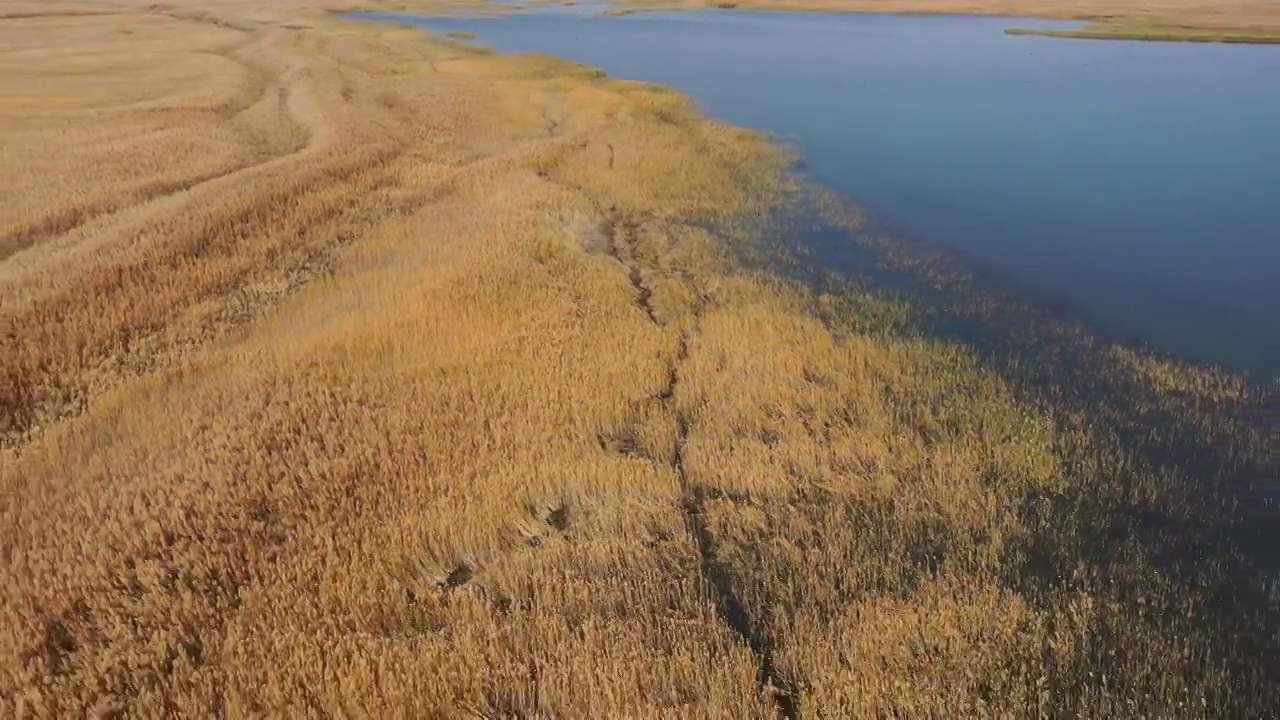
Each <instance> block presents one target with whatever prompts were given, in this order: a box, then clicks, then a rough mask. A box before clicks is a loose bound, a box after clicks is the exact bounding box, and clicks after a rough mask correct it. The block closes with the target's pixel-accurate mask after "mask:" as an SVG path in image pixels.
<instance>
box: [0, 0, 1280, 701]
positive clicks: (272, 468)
mask: <svg viewBox="0 0 1280 720" xmlns="http://www.w3.org/2000/svg"><path fill="white" fill-rule="evenodd" d="M317 5H318V4H308V3H306V2H304V1H302V0H298V1H296V2H295V1H290V2H282V3H261V2H249V1H248V0H244V1H243V2H237V1H235V0H221V1H220V2H199V3H198V2H194V1H192V2H179V1H176V0H171V1H170V2H168V3H164V4H159V5H155V4H151V3H148V2H141V1H139V2H136V3H127V2H117V3H106V2H103V3H88V2H86V3H72V2H3V3H0V18H2V19H0V77H2V78H3V81H4V86H5V93H4V94H5V101H4V104H3V106H0V128H2V129H3V132H4V144H3V147H2V149H0V154H2V157H3V164H2V165H0V168H2V170H0V195H2V196H3V197H4V198H5V202H4V204H3V209H2V212H3V215H0V224H2V225H3V236H2V243H3V244H0V310H2V311H3V312H2V314H0V320H2V321H3V330H4V334H3V336H4V343H5V344H4V353H3V361H2V362H3V364H2V365H0V408H2V409H3V416H2V417H0V422H2V423H3V424H2V425H0V548H2V550H3V551H2V552H0V578H2V579H3V582H4V592H3V595H2V597H0V717H16V718H26V717H51V718H52V717H161V716H183V717H209V716H217V717H235V718H239V717H263V716H271V717H374V718H383V717H387V718H391V717H441V718H451V717H490V718H517V717H520V718H658V717H663V718H665V717H681V718H754V717H760V718H764V717H770V718H772V717H779V716H782V717H815V718H861V717H867V718H871V717H901V718H934V717H1091V718H1135V717H1143V716H1145V717H1188V718H1200V717H1204V718H1209V717H1266V716H1269V715H1274V713H1275V711H1276V710H1277V709H1278V708H1280V684H1278V681H1280V668H1278V667H1277V663H1278V662H1280V654H1278V653H1277V649H1278V648H1280V636H1278V635H1277V633H1278V632H1280V631H1278V628H1280V624H1277V615H1278V614H1280V612H1278V610H1277V607H1276V595H1275V591H1274V589H1273V585H1272V583H1273V582H1274V578H1275V577H1276V576H1275V575H1274V574H1273V571H1274V565H1270V564H1268V562H1269V560H1268V556H1266V554H1265V548H1266V547H1267V545H1266V542H1268V541H1269V540H1270V539H1273V538H1274V533H1271V534H1267V533H1268V532H1270V530H1269V529H1270V528H1273V527H1275V524H1274V522H1273V521H1272V518H1271V516H1270V515H1267V514H1266V513H1265V512H1264V510H1265V506H1263V505H1256V506H1249V507H1243V506H1241V505H1240V502H1241V500H1242V499H1245V500H1249V499H1253V500H1257V499H1259V498H1260V497H1262V496H1260V495H1257V494H1250V493H1255V491H1256V490H1257V489H1258V488H1259V487H1263V488H1265V487H1267V485H1266V483H1267V482H1268V481H1269V480H1271V479H1272V478H1274V477H1275V475H1274V474H1273V473H1274V471H1275V469H1276V464H1275V458H1274V457H1273V451H1274V440H1275V438H1276V435H1275V434H1274V428H1275V425H1274V424H1273V423H1272V420H1271V417H1272V416H1271V415H1269V414H1267V413H1270V412H1271V411H1272V409H1273V408H1274V405H1270V404H1267V403H1268V402H1269V400H1265V399H1264V401H1262V402H1258V401H1257V398H1259V397H1263V398H1265V397H1266V396H1265V395H1258V394H1257V393H1256V392H1254V390H1253V389H1251V388H1250V387H1249V386H1248V384H1247V383H1246V382H1245V381H1244V380H1242V379H1240V378H1237V377H1234V376H1229V375H1225V374H1223V373H1217V372H1211V371H1205V370H1198V369H1195V368H1189V367H1186V366H1183V365H1180V364H1177V363H1173V362H1168V361H1161V360H1157V359H1154V358H1151V357H1148V356H1147V355H1145V354H1142V353H1140V352H1136V351H1132V350H1127V349H1124V348H1121V347H1118V346H1111V345H1107V344H1105V343H1103V344H1098V343H1094V341H1092V340H1090V339H1089V338H1088V337H1086V336H1083V335H1071V336H1070V337H1069V338H1068V337H1067V335H1066V334H1063V335H1062V338H1067V339H1062V338H1059V336H1058V335H1055V334H1054V333H1058V331H1057V330H1049V331H1045V332H1046V334H1045V335H1044V338H1048V339H1046V340H1045V343H1047V344H1046V345H1045V347H1047V348H1048V350H1045V351H1044V354H1045V355H1046V356H1047V355H1049V354H1052V353H1056V352H1059V350H1058V348H1060V347H1065V345H1060V344H1055V343H1060V342H1061V343H1066V342H1067V340H1070V341H1071V342H1076V341H1077V340H1079V342H1081V343H1087V344H1088V345H1089V347H1090V348H1092V350H1091V351H1090V352H1091V353H1092V354H1087V355H1082V357H1085V358H1086V360H1087V361H1081V362H1080V363H1064V364H1063V365H1062V367H1063V368H1066V369H1064V370H1062V371H1061V372H1059V371H1058V370H1055V369H1054V368H1057V367H1058V365H1054V364H1047V365H1044V366H1041V365H1039V364H1023V365H1019V364H1018V363H1017V362H1014V361H1010V362H1009V363H1008V364H1007V365H1001V364H1000V363H997V362H989V361H988V360H986V359H984V357H983V356H982V355H981V354H980V353H979V352H978V351H976V350H974V349H972V348H970V347H968V346H966V345H964V344H961V343H957V342H951V341H944V340H938V339H929V338H928V337H927V336H925V335H921V334H919V333H916V332H913V331H911V330H910V329H909V326H910V325H911V321H909V320H904V318H905V317H907V315H908V314H909V313H910V312H911V311H910V308H908V307H907V306H905V305H902V304H898V303H895V302H893V301H891V300H881V299H877V298H875V297H873V296H870V295H867V294H866V293H864V292H863V291H861V290H859V289H857V288H845V289H835V290H831V291H828V292H822V293H819V292H818V291H816V290H813V289H809V288H808V287H806V286H804V285H801V284H797V283H795V282H792V281H789V280H785V279H783V278H781V277H779V276H777V275H774V274H771V273H768V272H765V271H763V270H760V269H752V268H751V267H749V266H746V265H744V264H742V263H741V262H740V261H739V260H737V259H736V258H737V257H738V253H737V252H736V251H735V250H734V249H733V243H734V241H732V240H730V238H734V237H738V236H739V235H741V234H743V233H745V232H746V230H743V229H744V228H751V227H758V226H759V223H760V218H762V217H764V216H765V214H766V213H767V212H770V211H772V210H773V209H776V208H779V207H783V206H785V205H786V204H787V203H789V202H791V200H789V199H788V198H792V197H794V195H795V194H796V193H797V192H798V188H797V186H796V184H795V182H793V181H792V180H790V179H789V178H788V177H787V176H786V175H785V173H784V172H783V170H784V168H785V165H786V162H787V158H786V157H785V156H784V155H783V154H782V153H781V152H780V151H779V150H777V149H776V148H774V147H773V146H771V145H769V144H768V143H766V142H765V141H764V140H763V139H762V138H760V137H758V136H756V135H754V134H751V133H749V132H746V131H743V130H739V129H735V128H731V127H726V126H722V125H718V124H715V123H712V122H709V121H707V120H705V119H703V118H701V117H700V116H699V115H698V114H697V113H696V112H695V111H694V109H693V108H692V106H691V104H690V103H689V102H688V101H686V100H685V99H683V98H681V97H679V96H677V95H675V94H673V93H671V92H669V91H666V90H664V89H662V88H658V87H654V86H649V85H643V84H638V83H628V82H622V81H616V80H612V79H609V78H606V77H603V76H602V75H601V74H600V73H598V72H596V71H594V70H592V69H590V68H583V67H581V66H576V65H572V64H568V63H564V62H561V61H557V60H552V59H548V58H514V57H504V56H498V55H494V54H490V53H488V52H486V51H483V50H480V49H475V48H472V47H470V46H468V45H466V44H465V43H457V42H453V41H452V40H450V39H448V38H429V37H426V36H424V35H421V34H420V33H418V32H416V31H413V30H408V29H397V28H390V27H378V26H373V25H362V24H357V23H354V22H349V21H343V20H341V19H338V18H332V17H328V16H326V15H324V14H322V13H320V12H318V11H317V10H319V9H323V8H321V7H318V6H317ZM335 7H337V6H335ZM827 207H828V209H829V210H830V212H831V213H832V214H833V220H832V222H842V223H846V224H847V225H848V227H849V229H850V230H856V229H857V227H858V224H857V219H856V216H854V215H852V214H848V213H845V214H841V213H840V212H838V211H837V209H831V208H835V207H836V205H835V204H828V206H827ZM723 228H728V230H724V231H723V232H718V231H717V229H723ZM735 229H738V230H735ZM739 230H740V231H739ZM742 242H747V241H746V240H743V241H742ZM726 243H729V244H728V245H726ZM892 262H900V263H902V264H903V266H904V267H905V266H908V265H911V264H912V262H914V261H912V260H910V259H909V258H899V259H898V260H893V261H892ZM936 278H937V279H938V280H939V282H940V283H942V284H944V285H945V284H948V283H951V284H952V285H954V286H955V287H957V288H963V287H964V283H963V282H962V281H961V282H953V281H952V280H951V279H948V278H950V276H948V275H946V274H945V273H943V274H937V275H936ZM975 297H976V296H975ZM965 307H967V308H971V312H970V311H968V310H967V311H966V312H970V315H969V316H967V317H969V318H970V319H972V320H973V321H974V322H990V323H992V324H993V325H995V324H1000V323H1005V322H1007V321H1008V320H1009V318H1010V317H1011V316H1010V315H1009V314H1008V313H1006V312H1004V311H1002V310H1000V308H998V307H996V306H993V305H990V304H987V302H986V301H985V300H982V299H980V298H979V299H976V300H974V301H973V302H969V303H967V304H966V305H965ZM1064 333H1065V331H1064ZM1035 337H1037V338H1040V337H1041V336H1040V335H1037V336H1035ZM1081 338H1083V339H1081ZM1037 342H1039V340H1037ZM1001 357H1008V358H1013V357H1014V355H1012V354H1008V353H1006V354H1004V355H1002V356H1001ZM1042 370H1043V372H1042ZM1033 376H1034V382H1032V381H1031V380H1026V379H1027V378H1032V377H1033ZM1024 380H1026V382H1024ZM1037 383H1039V385H1037ZM1094 383H1096V385H1095V384H1094ZM1033 386H1036V387H1040V386H1043V387H1044V388H1047V389H1045V390H1044V392H1039V391H1035V390H1034V388H1033ZM1028 388H1032V389H1028ZM1097 388H1101V389H1102V390H1105V391H1106V392H1105V396H1106V397H1107V398H1109V399H1108V400H1107V401H1106V402H1103V403H1100V404H1096V405H1095V404H1093V401H1092V400H1090V399H1089V398H1090V397H1092V396H1089V395H1088V394H1087V393H1085V394H1081V393H1084V391H1085V390H1093V389H1097ZM1077 391H1079V392H1077ZM1073 393H1074V394H1073ZM1259 548H1263V549H1261V550H1260V549H1259ZM1271 559H1274V558H1271Z"/></svg>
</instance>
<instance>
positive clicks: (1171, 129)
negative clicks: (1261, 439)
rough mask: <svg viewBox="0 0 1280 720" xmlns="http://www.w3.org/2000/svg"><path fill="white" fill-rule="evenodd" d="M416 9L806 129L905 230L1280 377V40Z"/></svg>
mask: <svg viewBox="0 0 1280 720" xmlns="http://www.w3.org/2000/svg"><path fill="white" fill-rule="evenodd" d="M365 17H370V16H365ZM396 21H397V22H404V21H405V19H404V18H396ZM413 22H420V23H422V24H424V25H426V26H427V27H428V28H429V29H431V30H434V31H436V32H440V33H444V32H453V31H467V32H472V33H475V34H477V35H478V36H479V37H480V41H481V42H483V43H484V44H486V45H489V46H492V47H494V48H496V49H498V50H501V51H505V52H517V53H540V54H549V55H556V56H560V57H563V58H566V59H570V60H573V61H576V62H581V63H586V64H589V65H593V66H596V67H600V68H602V69H604V70H605V71H606V72H608V73H609V74H610V75H612V76H615V77H621V78H627V79H635V80H644V81H650V82H656V83H661V84H663V85H668V86H671V87H673V88H676V89H678V90H680V91H682V92H684V93H686V94H689V95H691V96H692V97H694V98H696V99H697V100H698V102H699V103H700V105H701V107H702V108H703V109H704V110H705V111H706V112H707V113H708V114H710V115H711V116H713V117H717V118H720V119H723V120H725V121H728V122H731V123H734V124H737V125H743V126H747V127H752V128H757V129H761V130H766V131H770V132H773V133H777V134H780V135H783V136H787V137H793V138H796V139H798V141H799V143H800V146H801V148H802V149H803V152H804V156H805V167H806V171H807V173H808V174H809V175H811V176H812V177H813V178H815V179H817V180H818V181H820V182H822V183H824V184H827V185H829V186H832V187H834V188H836V189H838V190H840V191H842V192H844V193H846V194H848V195H849V196H851V197H852V198H854V199H855V200H856V201H858V202H859V203H860V204H861V205H863V206H865V207H866V208H868V209H869V210H870V211H871V212H872V213H873V215H875V216H877V217H879V218H880V219H881V220H883V221H885V222H886V223H888V224H889V225H890V226H891V227H893V228H894V229H896V230H898V231H901V232H903V233H904V234H905V235H907V236H911V237H915V238H919V239H923V240H928V241H930V242H933V243H936V244H939V245H942V246H945V247H949V248H952V249H954V250H956V251H958V252H960V253H962V254H963V255H965V256H967V257H969V258H971V259H972V260H973V261H974V262H976V263H977V264H979V265H983V266H986V267H988V268H991V269H995V270H997V271H999V272H1001V273H1002V274H1005V275H1008V276H1009V277H1011V278H1013V279H1014V280H1015V281H1016V283H1017V284H1018V285H1019V286H1021V287H1024V288H1028V289H1029V292H1031V293H1032V294H1034V295H1037V296H1038V297H1039V298H1040V299H1052V300H1055V301H1064V302H1067V303H1070V304H1071V305H1072V306H1074V307H1075V308H1076V309H1077V310H1078V311H1079V312H1080V313H1081V314H1082V315H1083V316H1084V317H1085V318H1087V319H1089V320H1091V321H1093V322H1095V323H1096V324H1098V325H1099V326H1101V327H1103V328H1105V329H1107V330H1109V331H1111V332H1113V333H1116V334H1122V335H1132V336H1136V337H1140V338H1142V339H1143V340H1146V341H1148V342H1150V343H1151V344H1153V345H1154V346H1156V347H1159V348H1162V349H1165V350H1168V351H1171V352H1175V353H1179V354H1181V355H1183V356H1185V357H1188V358H1190V359H1193V360H1197V361H1202V362H1207V363H1210V364H1218V365H1221V366H1223V367H1226V368H1228V369H1232V370H1243V371H1248V372H1251V373H1252V374H1254V375H1255V376H1261V377H1262V378H1270V377H1280V47H1277V46H1239V45H1204V44H1184V43H1140V42H1113V41H1105V42H1104V41H1082V40H1059V39H1051V38H1038V37H1015V36H1008V35H1005V34H1004V30H1005V29H1006V28H1008V27H1011V26H1018V27H1037V26H1044V25H1046V23H1037V22H1036V21H1023V20H1010V19H1007V18H973V17H922V16H874V15H817V14H784V13H750V12H736V11H707V12H691V13H652V14H648V13H646V14H638V15H631V16H625V17H605V16H601V15H599V14H595V13H593V12H586V11H583V10H582V9H581V8H566V9H564V10H560V11H556V10H540V11H526V12H520V13H512V14H510V15H509V16H505V17H502V18H500V19H482V18H471V19H467V18H423V19H418V20H414V21H413Z"/></svg>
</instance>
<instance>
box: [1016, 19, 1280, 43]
mask: <svg viewBox="0 0 1280 720" xmlns="http://www.w3.org/2000/svg"><path fill="white" fill-rule="evenodd" d="M1005 34H1006V35H1032V36H1038V37H1053V38H1065V39H1073V40H1075V39H1079V40H1140V41H1148V42H1198V43H1231V44H1244V45H1274V44H1280V31H1275V30H1266V29H1258V30H1248V29H1229V28H1224V29H1213V28H1195V27H1176V26H1164V25H1149V26H1130V25H1106V24H1092V25H1086V26H1085V27H1083V28H1080V29H1078V30H1041V29H1035V28H1017V27H1015V28H1009V29H1008V30H1005Z"/></svg>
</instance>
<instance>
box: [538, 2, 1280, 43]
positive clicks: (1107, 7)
mask: <svg viewBox="0 0 1280 720" xmlns="http://www.w3.org/2000/svg"><path fill="white" fill-rule="evenodd" d="M615 1H616V2H617V3H618V4H621V5H627V6H630V7H634V8H640V9H645V10H703V9H711V8H720V9H726V10H759V11H785V12H829V13H865V14H901V15H985V16H992V17H1009V18H1037V19H1044V20H1068V21H1071V20H1074V21H1080V22H1083V23H1088V24H1087V25H1085V26H1084V27H1082V28H1079V29H1068V30H1057V29H1054V30H1038V29H1026V28H1016V27H1015V28H1011V29H1010V32H1011V34H1018V35H1041V36H1048V37H1059V38H1076V39H1101V40H1160V41H1182V42H1225V43H1257V44H1272V43H1280V4H1276V3H1268V2H1265V0H1226V1H1223V2H1211V1H1209V0H1204V1H1203V2H1197V3H1172V2H1169V0H1110V1H1109V2H1100V1H1099V0H1065V1H1064V2H1050V1H1049V0H615ZM531 4H538V3H536V2H534V3H531ZM614 14H616V13H614Z"/></svg>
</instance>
